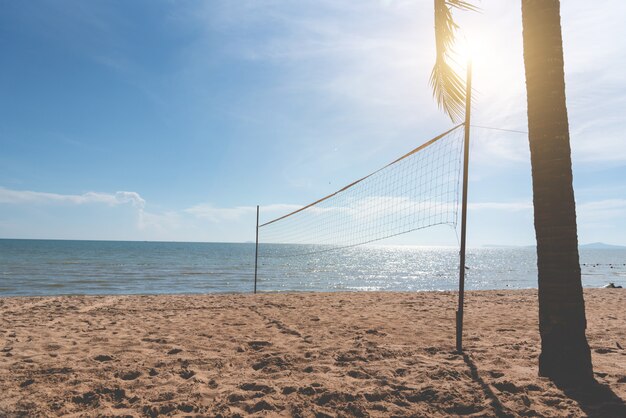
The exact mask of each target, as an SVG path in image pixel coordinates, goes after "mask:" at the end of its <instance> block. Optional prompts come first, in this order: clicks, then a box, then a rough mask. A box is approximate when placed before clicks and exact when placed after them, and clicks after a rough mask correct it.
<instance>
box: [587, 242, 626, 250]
mask: <svg viewBox="0 0 626 418" xmlns="http://www.w3.org/2000/svg"><path fill="white" fill-rule="evenodd" d="M580 248H584V249H587V250H626V247H625V246H623V245H611V244H605V243H603V242H592V243H591V244H584V245H581V246H580Z"/></svg>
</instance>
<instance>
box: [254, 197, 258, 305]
mask: <svg viewBox="0 0 626 418" xmlns="http://www.w3.org/2000/svg"><path fill="white" fill-rule="evenodd" d="M258 265H259V205H256V247H255V251H254V293H256V276H257V269H258Z"/></svg>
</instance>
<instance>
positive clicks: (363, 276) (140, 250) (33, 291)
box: [0, 239, 626, 296]
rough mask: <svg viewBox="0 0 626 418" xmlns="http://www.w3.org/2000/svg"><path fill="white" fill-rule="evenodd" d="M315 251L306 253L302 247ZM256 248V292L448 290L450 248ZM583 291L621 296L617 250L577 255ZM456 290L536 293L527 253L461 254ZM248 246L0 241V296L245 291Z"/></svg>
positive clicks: (625, 279) (453, 256)
mask: <svg viewBox="0 0 626 418" xmlns="http://www.w3.org/2000/svg"><path fill="white" fill-rule="evenodd" d="M311 249H312V250H315V247H311ZM293 252H294V251H293V246H290V245H272V244H266V245H265V246H263V251H262V252H261V254H262V256H261V257H260V258H259V268H258V284H257V285H258V290H259V291H261V292H271V291H370V290H379V291H422V290H454V289H457V288H458V248H435V247H405V246H376V245H371V246H361V247H353V248H344V249H338V250H332V251H325V252H320V253H313V254H309V255H303V256H288V255H289V254H292V253H293ZM580 258H581V268H582V273H583V275H582V280H583V286H585V287H602V286H604V285H606V284H607V283H609V282H613V283H615V284H616V285H621V286H625V287H626V250H624V249H584V248H583V249H581V250H580ZM467 266H468V269H467V271H466V286H465V287H466V289H468V290H475V289H522V288H536V287H537V269H536V256H535V249H534V248H471V249H468V253H467ZM253 288H254V244H251V243H246V244H235V243H183V242H117V241H57V240H13V239H0V296H42V295H77V294H79V295H82V294H89V295H95V294H162V293H167V294H181V293H223V292H244V293H249V292H252V290H253Z"/></svg>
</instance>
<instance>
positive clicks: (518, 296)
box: [0, 288, 626, 416]
mask: <svg viewBox="0 0 626 418" xmlns="http://www.w3.org/2000/svg"><path fill="white" fill-rule="evenodd" d="M584 294H585V302H586V310H587V320H588V329H587V336H588V339H589V343H590V346H591V349H592V356H593V362H594V369H595V372H596V379H597V381H598V383H599V384H600V385H601V386H599V387H602V388H604V389H603V390H604V392H603V393H606V394H608V395H607V397H606V399H603V400H600V401H594V402H589V400H586V401H585V400H584V399H583V398H581V397H576V395H575V394H571V393H566V392H564V391H563V390H562V389H560V388H558V387H556V386H555V385H554V384H552V383H551V382H550V381H549V380H547V379H544V378H539V377H537V364H536V363H537V356H538V354H539V335H538V325H537V303H536V299H537V291H536V289H525V290H476V291H467V292H466V297H465V300H466V303H465V326H464V331H465V332H464V345H465V354H466V355H465V356H462V355H459V354H457V353H455V352H454V338H455V331H454V312H455V309H456V297H457V292H454V291H421V292H387V291H382V292H381V291H372V292H358V291H349V292H346V291H340V292H325V293H319V292H268V293H258V294H257V295H254V294H251V293H219V294H217V293H213V294H188V295H177V294H175V295H112V296H111V295H108V296H104V295H97V296H96V295H93V296H92V295H85V296H78V295H69V296H35V297H24V296H11V297H0V389H1V390H0V415H2V416H5V415H6V416H19V415H20V414H22V415H46V416H48V415H52V416H54V415H70V416H79V415H81V414H88V415H97V414H103V415H131V416H157V415H164V416H167V415H200V416H202V415H205V416H206V415H208V416H215V415H218V414H221V415H222V416H237V415H239V416H247V415H251V414H257V415H259V416H264V415H278V416H314V415H315V414H327V415H329V416H335V415H337V414H340V415H348V416H350V415H353V416H359V415H360V416H368V415H369V416H389V415H394V414H395V415H411V414H415V415H428V416H446V415H451V414H452V415H454V414H475V415H480V416H498V415H501V414H502V413H503V412H504V413H510V414H513V415H533V414H534V415H537V414H542V415H546V416H562V415H575V416H578V415H584V414H587V415H594V414H596V415H597V416H618V415H619V414H621V412H622V411H623V409H621V410H620V409H619V408H623V407H624V400H625V399H626V387H625V386H626V384H625V383H626V350H624V349H620V348H619V347H626V313H625V312H624V309H623V306H626V292H625V291H624V289H590V288H585V290H584ZM620 401H621V402H620Z"/></svg>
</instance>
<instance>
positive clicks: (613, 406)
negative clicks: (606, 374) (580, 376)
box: [555, 379, 626, 418]
mask: <svg viewBox="0 0 626 418" xmlns="http://www.w3.org/2000/svg"><path fill="white" fill-rule="evenodd" d="M555 384H556V386H557V387H558V388H559V389H561V390H562V391H563V393H564V394H565V396H567V397H568V398H570V399H572V400H574V401H576V402H577V403H578V405H579V406H580V409H582V410H583V411H584V412H585V414H587V415H588V416H589V417H591V418H595V417H597V418H605V417H626V404H625V403H624V400H623V399H622V398H620V397H619V396H617V395H616V394H615V392H613V390H611V388H610V387H609V386H607V385H603V384H601V383H599V382H598V381H596V380H595V379H592V380H591V381H590V382H587V383H584V384H581V385H579V386H576V387H571V386H566V385H562V384H559V383H557V382H555Z"/></svg>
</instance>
